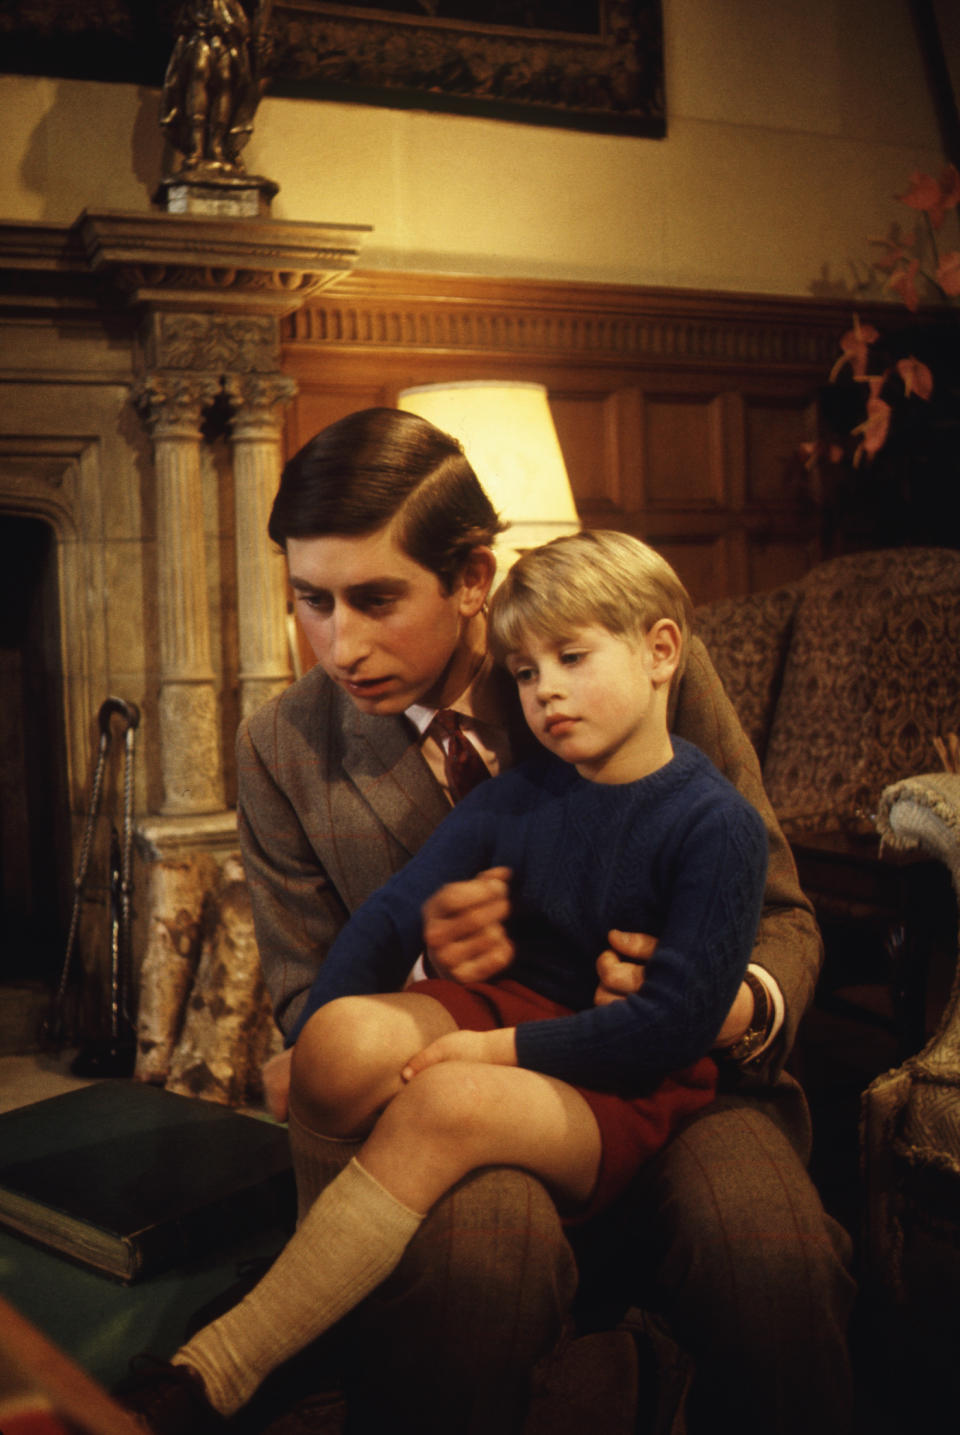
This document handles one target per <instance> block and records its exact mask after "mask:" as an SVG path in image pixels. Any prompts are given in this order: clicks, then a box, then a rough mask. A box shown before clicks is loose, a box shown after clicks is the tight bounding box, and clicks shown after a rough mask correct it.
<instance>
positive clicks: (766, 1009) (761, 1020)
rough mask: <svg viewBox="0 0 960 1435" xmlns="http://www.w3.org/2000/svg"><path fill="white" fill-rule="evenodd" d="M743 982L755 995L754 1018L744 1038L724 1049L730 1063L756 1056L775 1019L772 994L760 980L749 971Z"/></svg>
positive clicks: (744, 975)
mask: <svg viewBox="0 0 960 1435" xmlns="http://www.w3.org/2000/svg"><path fill="white" fill-rule="evenodd" d="M743 980H744V981H745V982H746V984H747V986H748V987H749V988H750V990H751V992H752V993H753V1017H752V1019H751V1022H750V1025H749V1026H748V1027H747V1029H746V1031H745V1032H744V1033H743V1036H740V1037H738V1038H737V1040H736V1041H735V1042H733V1043H732V1045H730V1046H728V1047H725V1048H724V1050H723V1053H722V1054H723V1056H725V1057H726V1058H727V1060H728V1061H749V1060H750V1058H751V1056H756V1054H757V1052H758V1051H759V1050H760V1048H761V1047H762V1046H763V1044H764V1042H765V1041H766V1039H767V1036H768V1034H769V1031H770V1022H771V1019H772V1017H773V1003H772V1002H771V1000H770V993H769V992H768V991H767V989H766V987H765V986H764V984H763V982H762V981H761V980H760V978H759V977H758V976H756V975H755V974H754V973H753V972H750V971H747V972H744V974H743Z"/></svg>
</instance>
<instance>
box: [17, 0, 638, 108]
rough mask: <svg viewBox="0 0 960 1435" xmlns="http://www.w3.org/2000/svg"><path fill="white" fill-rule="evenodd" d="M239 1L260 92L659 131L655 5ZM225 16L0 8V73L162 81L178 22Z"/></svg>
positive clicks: (175, 10) (155, 6)
mask: <svg viewBox="0 0 960 1435" xmlns="http://www.w3.org/2000/svg"><path fill="white" fill-rule="evenodd" d="M239 5H242V6H243V9H244V10H245V11H246V14H247V16H248V18H249V20H250V21H251V22H252V23H253V24H254V25H257V26H259V25H262V26H263V28H264V31H265V34H266V37H267V41H268V43H267V56H266V65H265V72H266V74H267V76H268V84H267V88H268V93H274V94H280V95H288V96H297V97H300V98H305V99H317V100H340V101H347V102H355V103H358V104H373V105H387V106H390V107H392V108H395V109H421V110H424V109H425V110H441V111H447V112H448V113H459V114H468V115H483V116H486V117H488V118H492V119H502V120H513V121H519V122H521V123H524V124H539V125H561V126H565V127H568V128H573V129H581V130H594V131H598V132H601V133H609V134H629V135H645V136H649V137H660V136H662V135H663V134H665V132H666V109H665V103H664V85H663V27H662V15H661V3H660V0H376V3H374V0H360V3H354V4H351V5H338V4H327V3H325V0H229V6H239ZM229 6H228V7H227V8H229ZM223 10H224V4H223V0H206V2H205V0H191V3H190V4H189V5H186V4H183V3H182V0H153V3H151V4H143V3H141V0H85V3H84V4H82V5H77V4H76V3H75V0H31V4H30V5H23V4H22V3H20V0H0V50H2V52H3V60H2V62H0V65H2V68H3V69H4V70H6V71H8V72H19V73H26V74H42V75H52V76H65V75H66V76H74V77H76V78H79V79H92V80H118V81H128V82H131V83H134V84H144V85H154V86H159V85H161V84H162V83H163V76H164V72H165V69H166V65H167V61H168V60H169V58H170V55H171V53H172V50H173V45H174V41H175V38H176V34H177V30H178V25H179V23H181V21H182V20H183V18H184V17H187V16H189V17H190V22H191V23H197V22H198V20H202V22H203V24H204V25H206V24H208V23H212V24H214V25H215V24H216V21H217V17H218V15H219V16H220V17H221V18H222V12H223ZM208 12H209V13H208Z"/></svg>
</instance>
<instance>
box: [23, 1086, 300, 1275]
mask: <svg viewBox="0 0 960 1435" xmlns="http://www.w3.org/2000/svg"><path fill="white" fill-rule="evenodd" d="M293 1210H294V1182H293V1174H292V1170H291V1166H290V1152H289V1144H288V1140H287V1132H286V1128H285V1127H283V1126H278V1125H277V1124H276V1123H274V1122H273V1121H270V1120H260V1119H258V1118H257V1117H254V1116H246V1115H243V1114H241V1113H240V1112H237V1111H232V1110H230V1109H229V1108H227V1107H224V1106H217V1105H214V1104H213V1103H212V1102H208V1101H199V1100H197V1099H195V1098H193V1097H188V1096H175V1095H173V1094H172V1093H171V1092H169V1091H164V1090H163V1089H162V1088H161V1087H157V1086H146V1085H144V1084H143V1083H141V1082H136V1081H125V1080H116V1079H110V1080H107V1081H101V1082H96V1083H95V1084H93V1085H91V1086H86V1087H81V1088H79V1089H78V1090H76V1091H69V1092H66V1093H65V1094H64V1095H62V1096H53V1097H50V1098H49V1099H48V1100H46V1101H38V1102H35V1103H34V1104H33V1105H31V1106H22V1107H18V1108H17V1109H16V1110H14V1111H8V1112H4V1113H3V1114H2V1115H0V1224H2V1225H4V1226H7V1227H9V1228H10V1229H11V1230H13V1231H15V1232H17V1233H18V1234H19V1235H21V1236H25V1237H26V1238H28V1239H29V1240H32V1241H36V1242H38V1243H39V1244H40V1245H43V1246H46V1247H49V1248H50V1249H52V1250H54V1251H58V1252H59V1253H60V1254H62V1255H64V1256H68V1257H69V1258H71V1259H72V1260H76V1261H80V1262H82V1263H83V1264H84V1265H87V1266H90V1267H92V1268H93V1269H95V1270H98V1271H101V1272H103V1273H104V1274H106V1275H109V1276H113V1277H114V1278H116V1279H119V1280H122V1281H135V1280H139V1279H142V1278H143V1277H145V1276H149V1275H152V1274H155V1273H156V1272H157V1271H159V1270H163V1269H165V1268H167V1267H169V1266H172V1265H177V1264H180V1263H182V1262H184V1261H185V1260H187V1259H189V1258H190V1257H191V1256H195V1255H199V1254H201V1253H202V1254H204V1255H205V1254H207V1253H208V1252H210V1251H214V1250H216V1249H218V1248H219V1247H221V1246H222V1245H223V1244H225V1243H226V1242H228V1241H230V1240H231V1239H234V1238H236V1237H237V1236H239V1235H241V1234H243V1233H244V1232H246V1231H249V1230H251V1229H254V1228H255V1226H257V1225H259V1224H261V1223H262V1222H264V1221H271V1222H275V1223H277V1224H289V1225H292V1220H293Z"/></svg>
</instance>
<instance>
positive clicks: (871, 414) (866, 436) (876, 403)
mask: <svg viewBox="0 0 960 1435" xmlns="http://www.w3.org/2000/svg"><path fill="white" fill-rule="evenodd" d="M890 414H891V408H890V405H889V404H888V403H886V402H885V401H884V400H883V399H879V398H877V397H876V395H875V394H871V396H870V398H869V399H867V417H866V419H865V420H864V422H863V423H862V424H858V425H857V427H856V428H855V429H854V430H853V432H854V433H855V434H857V433H858V434H861V435H862V438H861V439H860V445H859V447H858V448H857V451H856V453H855V454H854V455H853V466H854V468H859V467H860V462H861V460H862V458H863V456H864V454H866V456H867V458H873V456H874V454H875V453H879V451H880V449H882V448H883V445H884V444H885V443H886V441H887V434H888V433H889V431H890Z"/></svg>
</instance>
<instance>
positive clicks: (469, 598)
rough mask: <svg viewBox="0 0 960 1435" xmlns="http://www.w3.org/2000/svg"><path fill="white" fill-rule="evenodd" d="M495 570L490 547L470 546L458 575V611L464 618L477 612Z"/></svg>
mask: <svg viewBox="0 0 960 1435" xmlns="http://www.w3.org/2000/svg"><path fill="white" fill-rule="evenodd" d="M496 571H497V560H496V558H495V557H494V556H493V549H492V548H472V549H471V550H470V555H469V557H468V558H467V561H466V563H465V564H464V565H463V572H462V573H461V575H460V612H461V613H462V614H463V616H464V617H465V618H472V617H473V616H474V614H476V613H479V612H480V609H481V608H482V607H483V605H484V603H485V602H486V601H487V595H488V594H489V592H490V588H491V585H492V584H493V579H494V576H495V574H496Z"/></svg>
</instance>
